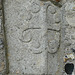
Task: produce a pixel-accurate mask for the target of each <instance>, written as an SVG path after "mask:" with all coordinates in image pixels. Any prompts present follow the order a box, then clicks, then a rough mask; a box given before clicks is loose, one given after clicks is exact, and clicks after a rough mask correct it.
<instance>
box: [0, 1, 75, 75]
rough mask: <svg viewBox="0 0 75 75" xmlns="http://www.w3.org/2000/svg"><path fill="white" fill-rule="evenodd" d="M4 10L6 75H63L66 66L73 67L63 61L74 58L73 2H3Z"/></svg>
mask: <svg viewBox="0 0 75 75" xmlns="http://www.w3.org/2000/svg"><path fill="white" fill-rule="evenodd" d="M4 11H5V28H6V36H7V49H8V61H9V75H12V74H21V75H24V74H28V75H32V74H34V75H66V73H65V72H64V66H65V64H66V63H73V64H74V65H75V60H68V61H67V62H64V60H63V57H64V56H65V55H66V54H70V53H72V54H74V55H75V53H74V52H73V51H72V49H75V25H74V24H75V21H74V20H75V1H74V0H62V1H60V2H59V3H58V2H56V1H55V0H53V1H52V0H51V1H48V0H47V1H44V0H42V1H40V0H5V3H4ZM0 12H1V11H0ZM0 26H1V24H0ZM0 30H1V28H0ZM0 44H1V46H0V47H1V48H3V45H2V39H1V41H0ZM3 53H4V52H3ZM0 59H2V57H1V58H0Z"/></svg>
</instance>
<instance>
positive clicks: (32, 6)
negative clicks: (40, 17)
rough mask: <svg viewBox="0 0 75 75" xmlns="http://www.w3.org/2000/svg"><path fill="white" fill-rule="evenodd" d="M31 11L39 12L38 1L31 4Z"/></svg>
mask: <svg viewBox="0 0 75 75" xmlns="http://www.w3.org/2000/svg"><path fill="white" fill-rule="evenodd" d="M31 11H32V12H33V13H37V12H39V11H40V6H39V5H38V4H37V3H35V2H33V3H32V5H31Z"/></svg>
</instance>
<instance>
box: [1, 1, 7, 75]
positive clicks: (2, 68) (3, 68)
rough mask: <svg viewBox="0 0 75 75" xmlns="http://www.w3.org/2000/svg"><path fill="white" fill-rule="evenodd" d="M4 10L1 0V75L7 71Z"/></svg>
mask: <svg viewBox="0 0 75 75" xmlns="http://www.w3.org/2000/svg"><path fill="white" fill-rule="evenodd" d="M2 12H3V10H2V0H0V75H5V72H6V61H5V60H6V57H5V46H4V43H5V42H4V40H5V38H4V28H3V24H4V23H3V20H4V19H3V13H2Z"/></svg>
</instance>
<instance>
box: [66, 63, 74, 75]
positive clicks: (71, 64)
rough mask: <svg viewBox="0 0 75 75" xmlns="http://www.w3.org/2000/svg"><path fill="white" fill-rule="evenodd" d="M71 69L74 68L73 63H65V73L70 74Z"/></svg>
mask: <svg viewBox="0 0 75 75" xmlns="http://www.w3.org/2000/svg"><path fill="white" fill-rule="evenodd" d="M73 70H74V64H73V63H67V64H66V65H65V72H66V73H67V74H72V72H73Z"/></svg>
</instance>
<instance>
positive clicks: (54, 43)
mask: <svg viewBox="0 0 75 75" xmlns="http://www.w3.org/2000/svg"><path fill="white" fill-rule="evenodd" d="M59 37H60V33H59V32H55V31H51V30H48V46H49V49H48V51H49V52H50V53H56V52H57V51H58V47H59Z"/></svg>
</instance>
